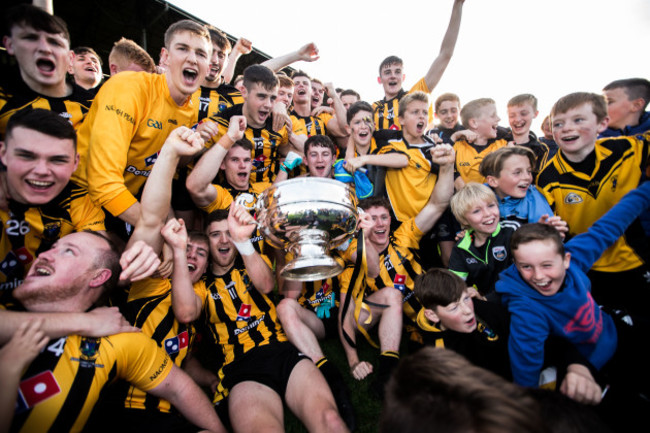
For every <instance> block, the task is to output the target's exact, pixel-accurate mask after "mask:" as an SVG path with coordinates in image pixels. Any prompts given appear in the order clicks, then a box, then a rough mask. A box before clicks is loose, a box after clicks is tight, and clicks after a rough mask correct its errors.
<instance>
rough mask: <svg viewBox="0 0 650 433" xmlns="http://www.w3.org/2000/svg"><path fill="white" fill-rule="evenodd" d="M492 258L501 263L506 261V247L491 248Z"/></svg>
mask: <svg viewBox="0 0 650 433" xmlns="http://www.w3.org/2000/svg"><path fill="white" fill-rule="evenodd" d="M492 256H493V257H494V258H495V259H497V260H498V261H500V262H502V261H504V260H505V259H506V257H507V256H508V252H507V251H506V247H504V246H498V247H494V248H492Z"/></svg>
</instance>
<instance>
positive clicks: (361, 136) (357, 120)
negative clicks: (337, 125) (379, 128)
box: [349, 111, 375, 147]
mask: <svg viewBox="0 0 650 433" xmlns="http://www.w3.org/2000/svg"><path fill="white" fill-rule="evenodd" d="M349 127H350V136H351V137H352V140H354V143H355V144H358V145H361V146H364V147H365V146H370V143H371V142H372V133H373V132H375V122H374V121H373V120H372V113H371V112H370V111H358V112H357V113H356V114H355V115H354V116H353V117H352V119H350V125H349Z"/></svg>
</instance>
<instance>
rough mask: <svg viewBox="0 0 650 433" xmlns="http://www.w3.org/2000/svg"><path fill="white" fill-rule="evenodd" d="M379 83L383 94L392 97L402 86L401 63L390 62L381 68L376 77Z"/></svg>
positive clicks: (388, 97)
mask: <svg viewBox="0 0 650 433" xmlns="http://www.w3.org/2000/svg"><path fill="white" fill-rule="evenodd" d="M378 81H379V83H380V84H381V85H382V87H383V88H384V94H385V97H386V98H387V99H390V98H394V97H395V96H397V94H398V93H399V91H400V89H401V88H402V82H403V81H404V73H403V72H402V65H401V64H398V63H392V64H390V65H386V66H384V67H383V68H382V70H381V73H380V74H379V78H378Z"/></svg>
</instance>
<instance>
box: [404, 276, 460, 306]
mask: <svg viewBox="0 0 650 433" xmlns="http://www.w3.org/2000/svg"><path fill="white" fill-rule="evenodd" d="M465 290H467V284H465V281H464V280H463V279H462V278H460V277H459V276H458V275H456V274H454V273H453V272H451V271H450V270H448V269H442V268H431V269H429V270H428V271H427V272H426V273H424V274H420V275H419V276H418V277H417V278H416V279H415V288H414V290H413V291H414V292H415V297H416V298H418V301H420V304H422V306H423V307H424V308H426V309H428V310H434V309H435V308H436V307H446V306H447V305H449V304H451V303H452V302H456V301H458V300H459V299H460V298H461V296H463V293H464V292H465Z"/></svg>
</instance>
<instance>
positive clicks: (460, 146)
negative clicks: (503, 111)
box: [454, 98, 508, 190]
mask: <svg viewBox="0 0 650 433" xmlns="http://www.w3.org/2000/svg"><path fill="white" fill-rule="evenodd" d="M460 119H461V122H462V124H463V125H464V126H465V127H466V128H467V129H469V130H470V131H471V132H473V133H474V134H475V135H476V138H475V139H474V141H473V142H471V143H470V142H469V141H468V140H458V141H456V143H455V144H454V150H455V151H456V171H457V172H458V174H459V175H460V176H459V177H458V178H457V179H456V190H459V189H460V188H462V187H463V185H464V184H466V183H467V182H478V183H483V182H484V181H485V178H484V177H483V176H482V175H481V174H480V173H479V166H480V165H481V161H482V160H483V158H484V157H485V155H487V154H488V153H490V152H494V151H495V150H497V149H500V148H502V147H505V146H507V144H508V142H507V141H506V140H504V139H497V126H498V125H499V120H501V119H500V118H499V116H497V107H496V105H495V102H494V100H493V99H490V98H481V99H475V100H473V101H470V102H468V103H467V104H465V105H464V106H463V109H462V110H460Z"/></svg>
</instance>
